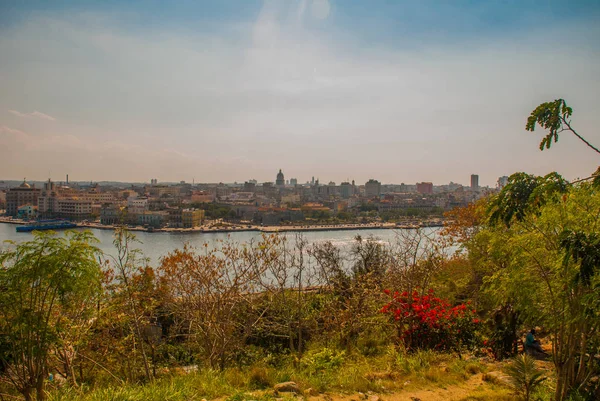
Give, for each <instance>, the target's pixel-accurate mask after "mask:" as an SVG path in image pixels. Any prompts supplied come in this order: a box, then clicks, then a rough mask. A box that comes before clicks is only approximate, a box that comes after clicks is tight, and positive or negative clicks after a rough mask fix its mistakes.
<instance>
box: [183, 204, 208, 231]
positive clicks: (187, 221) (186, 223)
mask: <svg viewBox="0 0 600 401" xmlns="http://www.w3.org/2000/svg"><path fill="white" fill-rule="evenodd" d="M202 220H204V210H201V209H183V211H182V212H181V221H182V223H183V228H194V227H198V226H200V225H202Z"/></svg>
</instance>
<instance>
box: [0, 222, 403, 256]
mask: <svg viewBox="0 0 600 401" xmlns="http://www.w3.org/2000/svg"><path fill="white" fill-rule="evenodd" d="M91 231H92V233H93V234H94V235H95V236H96V238H98V239H99V240H100V244H99V248H100V249H101V250H102V251H103V252H105V253H107V254H114V253H115V252H114V248H113V245H112V240H113V238H112V236H113V231H112V230H98V229H91ZM358 234H360V235H361V236H363V237H368V236H370V235H372V236H374V237H376V238H378V239H380V240H381V241H384V242H395V240H396V236H397V231H396V230H388V229H373V230H370V229H369V230H348V231H306V232H304V233H303V235H304V237H305V238H306V240H307V241H308V243H309V244H312V243H318V242H324V241H332V242H333V244H334V245H338V246H340V247H343V248H344V247H348V246H350V244H351V243H352V241H353V239H354V237H355V236H356V235H358ZM135 235H136V236H137V238H138V240H140V241H141V243H140V244H137V246H136V247H137V248H139V249H141V250H142V252H143V253H144V255H145V256H147V257H148V258H150V260H151V263H152V264H154V265H156V263H157V262H158V260H159V259H160V258H161V257H162V256H165V255H166V254H167V253H168V252H171V251H173V250H174V249H177V248H181V247H183V245H184V244H185V243H189V244H190V245H192V246H195V247H198V248H200V247H201V246H203V245H204V244H205V243H207V244H208V246H209V248H218V247H219V243H220V241H227V240H230V241H233V242H235V243H238V244H243V243H247V242H248V241H250V240H254V241H258V240H259V239H260V237H261V234H260V233H259V232H256V231H246V232H232V233H164V232H158V233H147V232H143V231H139V232H138V231H136V232H135ZM286 235H288V236H289V237H291V238H293V237H294V235H295V233H287V234H286ZM31 238H32V234H31V233H18V232H16V225H14V224H7V223H0V248H3V247H5V246H6V244H3V242H4V241H5V240H13V241H16V242H20V241H27V240H30V239H31Z"/></svg>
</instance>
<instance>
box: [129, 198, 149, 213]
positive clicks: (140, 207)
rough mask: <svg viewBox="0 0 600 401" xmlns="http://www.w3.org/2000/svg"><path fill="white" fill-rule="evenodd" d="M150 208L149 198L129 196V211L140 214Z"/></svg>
mask: <svg viewBox="0 0 600 401" xmlns="http://www.w3.org/2000/svg"><path fill="white" fill-rule="evenodd" d="M148 210H150V206H149V204H148V198H146V197H145V196H144V197H139V198H129V199H127V211H128V213H130V214H138V213H144V212H147V211H148Z"/></svg>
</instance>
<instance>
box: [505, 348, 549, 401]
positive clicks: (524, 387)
mask: <svg viewBox="0 0 600 401" xmlns="http://www.w3.org/2000/svg"><path fill="white" fill-rule="evenodd" d="M505 371H506V374H507V375H508V377H509V378H510V382H511V384H512V386H513V388H514V390H515V392H516V393H517V394H519V395H520V396H522V397H523V399H524V400H525V401H529V399H530V397H531V393H532V392H533V391H534V390H535V389H536V388H537V387H538V386H539V385H540V384H541V383H542V382H543V381H544V380H546V378H545V377H544V376H543V373H542V371H541V370H539V369H538V368H537V367H536V366H535V359H534V358H532V357H530V356H529V355H527V354H522V355H519V356H517V357H516V358H515V360H514V362H513V363H512V364H510V365H509V366H508V367H507V368H506V369H505Z"/></svg>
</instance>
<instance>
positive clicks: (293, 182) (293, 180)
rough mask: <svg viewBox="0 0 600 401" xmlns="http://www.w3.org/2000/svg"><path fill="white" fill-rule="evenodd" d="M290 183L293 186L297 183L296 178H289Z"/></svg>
mask: <svg viewBox="0 0 600 401" xmlns="http://www.w3.org/2000/svg"><path fill="white" fill-rule="evenodd" d="M290 185H291V186H293V187H295V186H296V185H298V179H297V178H290Z"/></svg>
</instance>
